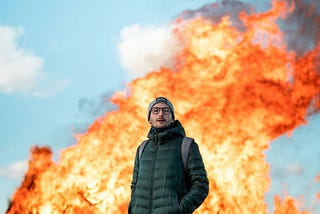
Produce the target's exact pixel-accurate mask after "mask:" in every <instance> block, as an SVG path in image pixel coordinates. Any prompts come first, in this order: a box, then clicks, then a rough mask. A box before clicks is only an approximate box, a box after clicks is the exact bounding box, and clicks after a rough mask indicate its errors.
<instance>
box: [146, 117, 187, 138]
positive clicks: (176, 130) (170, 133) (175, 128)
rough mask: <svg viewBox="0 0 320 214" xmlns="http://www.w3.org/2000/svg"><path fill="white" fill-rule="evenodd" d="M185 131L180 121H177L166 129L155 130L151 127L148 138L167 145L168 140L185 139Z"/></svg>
mask: <svg viewBox="0 0 320 214" xmlns="http://www.w3.org/2000/svg"><path fill="white" fill-rule="evenodd" d="M185 135H186V134H185V131H184V128H183V127H182V125H181V123H180V121H178V120H175V121H174V122H173V123H172V124H170V125H169V126H168V127H165V128H161V129H159V128H155V127H151V129H150V131H149V133H148V138H149V139H150V140H152V141H153V142H155V143H157V142H158V143H160V144H162V143H165V142H166V141H167V140H169V139H172V138H176V137H184V136H185Z"/></svg>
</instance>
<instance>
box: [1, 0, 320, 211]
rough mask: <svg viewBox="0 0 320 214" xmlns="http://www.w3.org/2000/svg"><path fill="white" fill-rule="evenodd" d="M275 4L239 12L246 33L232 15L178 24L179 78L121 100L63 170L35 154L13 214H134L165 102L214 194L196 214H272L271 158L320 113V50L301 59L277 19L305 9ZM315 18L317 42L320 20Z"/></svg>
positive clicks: (131, 91) (63, 160)
mask: <svg viewBox="0 0 320 214" xmlns="http://www.w3.org/2000/svg"><path fill="white" fill-rule="evenodd" d="M298 3H299V2H298ZM272 5H273V6H272V8H271V9H270V10H269V11H267V12H261V13H251V14H249V13H246V12H242V13H240V15H239V20H241V22H242V24H243V26H242V28H241V29H239V28H237V27H235V26H234V25H232V22H231V21H230V19H229V18H228V17H227V16H225V17H223V18H222V19H221V21H219V22H217V23H212V21H210V20H207V19H204V18H200V17H197V18H192V19H188V20H183V19H182V18H181V17H180V18H178V19H177V20H176V25H177V26H179V27H177V28H176V30H175V34H176V36H177V38H179V39H180V40H181V42H182V44H184V49H183V51H182V52H181V53H180V54H179V55H177V56H176V59H175V60H176V62H177V64H176V70H175V71H171V70H169V69H166V68H162V69H161V70H160V71H157V72H151V73H149V74H148V75H146V76H145V77H144V78H140V79H136V80H134V81H132V82H131V83H130V84H129V85H128V88H127V89H126V90H124V91H123V92H118V93H116V94H114V96H113V97H112V99H111V101H112V102H113V103H114V104H116V105H117V106H118V110H117V111H111V112H107V113H106V114H105V115H104V116H103V117H102V118H99V119H97V120H96V121H95V122H94V123H93V124H92V125H91V127H90V128H89V129H88V130H87V132H86V133H84V134H82V135H79V136H78V142H77V144H76V145H74V146H72V147H70V148H67V149H65V150H63V151H62V152H61V155H60V160H59V162H58V163H56V162H54V161H53V160H52V152H51V150H50V149H49V148H47V147H34V148H32V149H31V158H30V161H29V170H28V172H27V174H26V175H25V179H24V181H23V182H22V184H21V186H20V187H19V189H17V191H16V192H15V194H14V195H13V197H12V201H11V203H10V206H9V208H8V211H7V213H8V214H13V213H126V212H127V206H128V202H129V198H130V182H131V178H132V168H133V160H134V155H135V152H136V148H137V146H138V145H139V144H140V142H141V141H143V140H144V139H145V138H146V134H147V131H148V129H149V127H148V125H147V121H146V107H147V105H148V103H149V102H150V101H151V100H152V99H153V98H154V97H156V96H160V95H161V96H166V97H168V98H169V99H170V100H172V101H173V103H174V105H175V109H176V117H177V118H178V119H179V120H180V121H181V122H182V124H183V125H184V127H185V129H186V131H187V135H188V136H192V137H194V138H195V139H196V141H197V143H198V144H199V145H200V150H201V153H202V155H203V157H204V161H205V164H206V169H207V172H208V176H209V179H210V193H209V196H208V198H207V199H206V200H205V202H204V204H203V205H202V206H201V207H200V208H199V209H198V210H197V211H196V213H220V214H223V213H255V214H256V213H267V212H268V209H267V204H266V202H265V201H264V196H265V193H266V192H267V191H268V190H269V186H270V182H271V180H270V177H269V165H268V163H267V162H266V157H265V155H264V152H265V151H266V150H267V149H268V148H269V145H270V142H272V140H273V139H275V138H276V137H278V136H280V135H282V134H284V133H286V132H289V131H291V130H293V129H294V128H295V127H297V126H299V125H301V124H304V123H306V121H305V116H306V115H310V114H312V113H315V112H317V111H318V110H319V109H320V99H319V93H320V73H319V65H320V64H319V62H320V60H319V58H320V55H319V48H320V44H319V43H318V44H317V43H314V44H313V45H312V47H311V48H309V49H308V50H307V51H305V52H304V53H303V54H301V53H297V52H295V51H292V50H289V49H288V46H287V43H286V41H285V38H286V37H285V36H286V35H284V33H283V32H282V31H281V30H280V27H279V25H278V24H277V22H276V20H278V19H285V18H286V17H287V16H289V15H290V13H293V12H294V11H295V9H296V8H297V7H298V6H299V4H296V5H294V4H287V3H286V2H285V1H274V2H273V4H272ZM300 6H301V5H300ZM311 9H312V8H311V7H310V10H308V11H309V12H310V13H312V10H311ZM310 13H309V14H307V15H309V16H311V15H310ZM313 17H314V18H315V21H317V22H316V23H317V26H316V30H317V32H316V33H315V37H316V38H315V40H314V41H317V39H318V40H319V39H320V37H319V29H320V27H319V16H313ZM316 19H317V20H316ZM317 69H318V70H317ZM317 179H319V178H317ZM319 194H320V193H319ZM318 197H319V196H318ZM316 200H319V198H318V199H316ZM274 203H275V204H274V211H273V213H276V214H284V213H294V214H295V213H309V212H308V211H307V210H305V211H302V210H300V209H299V207H298V201H297V200H295V199H294V198H292V197H289V196H288V197H287V198H280V197H279V196H275V197H274Z"/></svg>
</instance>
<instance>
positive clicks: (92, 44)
mask: <svg viewBox="0 0 320 214" xmlns="http://www.w3.org/2000/svg"><path fill="white" fill-rule="evenodd" d="M110 2H111V1H103V0H97V1H87V0H80V1H75V0H70V1H62V0H56V1H40V0H31V1H22V0H17V1H9V0H2V1H1V7H0V109H1V110H0V118H1V120H0V130H1V131H0V133H1V134H0V142H1V143H0V149H1V152H2V155H1V157H0V213H4V212H5V210H6V209H7V203H6V202H7V200H8V199H9V198H10V196H11V195H12V194H13V193H14V191H15V189H16V188H17V187H18V186H19V184H20V183H21V179H22V176H23V173H24V172H25V170H26V163H27V160H28V158H29V150H30V147H31V146H33V145H49V146H50V147H51V148H52V150H53V151H54V154H55V158H57V156H58V155H59V151H60V150H61V149H63V148H66V147H68V146H70V145H73V144H74V143H75V140H74V139H73V134H74V133H76V132H81V131H84V130H85V129H86V128H87V127H88V126H89V125H90V123H92V122H93V121H94V120H95V119H96V118H97V117H98V116H99V115H103V113H104V112H105V111H108V110H111V109H113V108H114V106H112V105H111V104H110V103H108V98H109V97H110V96H111V95H112V94H113V93H114V92H115V91H117V90H122V89H124V88H125V85H126V83H128V82H129V81H131V80H132V79H134V78H135V77H137V76H139V74H136V73H134V72H132V71H131V70H130V68H131V67H130V66H131V65H130V64H128V63H127V64H126V63H124V61H123V60H124V56H123V55H121V56H120V55H119V52H118V49H117V48H118V47H119V44H120V43H121V41H122V39H123V37H124V36H125V32H126V31H125V29H127V30H128V29H129V32H132V29H136V30H137V31H139V32H142V31H143V29H150V28H157V29H161V28H162V26H164V25H166V24H167V23H169V22H170V21H171V20H172V19H173V18H174V17H175V16H176V15H178V14H180V13H181V12H182V11H184V10H186V9H198V8H199V7H201V6H202V5H204V4H206V3H212V2H214V1H205V0H188V1H185V0H179V1H178V0H173V1H160V0H155V1H148V0H140V1H135V2H134V1H128V0H118V1H113V2H114V3H110ZM246 2H247V1H246ZM264 2H268V1H264ZM266 5H268V3H263V1H261V2H259V3H256V5H255V6H257V7H258V8H264V7H266ZM130 30H131V31H130ZM121 57H122V58H121ZM8 68H9V69H10V73H8V72H6V71H5V70H6V69H8ZM155 68H156V67H155ZM143 69H145V70H148V69H149V68H141V70H143ZM3 82H4V83H3ZM308 120H309V124H308V125H305V126H302V127H299V128H298V129H297V130H296V131H294V132H293V134H292V136H291V137H290V138H288V137H286V136H283V137H280V138H279V139H277V140H276V141H275V142H273V143H272V145H271V148H270V150H269V151H267V152H266V156H267V160H268V161H269V162H270V164H271V172H270V174H271V176H272V180H273V183H272V187H271V191H270V193H268V194H267V195H266V200H268V201H272V198H273V196H274V194H276V193H277V194H282V193H283V192H285V191H287V192H288V193H290V195H292V196H296V197H299V196H301V195H302V194H305V193H308V194H307V195H309V196H310V197H311V196H313V195H314V194H315V193H316V192H320V185H319V183H318V184H317V185H316V184H314V183H313V182H314V178H315V176H316V175H319V174H320V167H319V164H317V163H320V145H319V142H317V140H318V139H320V133H319V131H320V116H319V115H316V116H313V117H311V118H309V119H308ZM284 186H286V187H284ZM309 196H308V197H309ZM310 200H312V199H310ZM310 200H308V201H310ZM315 203H317V204H319V201H318V202H315ZM315 209H317V211H319V210H320V208H319V205H317V206H316V208H314V210H315Z"/></svg>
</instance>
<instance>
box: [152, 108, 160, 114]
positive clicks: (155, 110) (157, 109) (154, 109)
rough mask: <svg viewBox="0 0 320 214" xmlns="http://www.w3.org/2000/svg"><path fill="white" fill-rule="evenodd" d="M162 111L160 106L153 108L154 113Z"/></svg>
mask: <svg viewBox="0 0 320 214" xmlns="http://www.w3.org/2000/svg"><path fill="white" fill-rule="evenodd" d="M159 112H160V108H153V109H152V113H154V114H158V113H159Z"/></svg>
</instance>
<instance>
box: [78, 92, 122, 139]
mask: <svg viewBox="0 0 320 214" xmlns="http://www.w3.org/2000/svg"><path fill="white" fill-rule="evenodd" d="M113 94H114V92H113V91H109V92H105V93H103V94H101V95H99V96H93V97H82V98H80V99H79V101H78V109H79V115H78V117H77V119H78V120H77V121H76V122H74V123H73V132H74V133H82V132H84V131H85V130H87V129H88V127H89V125H90V124H91V123H92V121H94V120H96V119H97V118H99V117H101V116H103V115H104V114H105V112H110V111H113V110H116V106H115V105H114V104H112V103H111V102H110V98H111V96H112V95H113Z"/></svg>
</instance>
